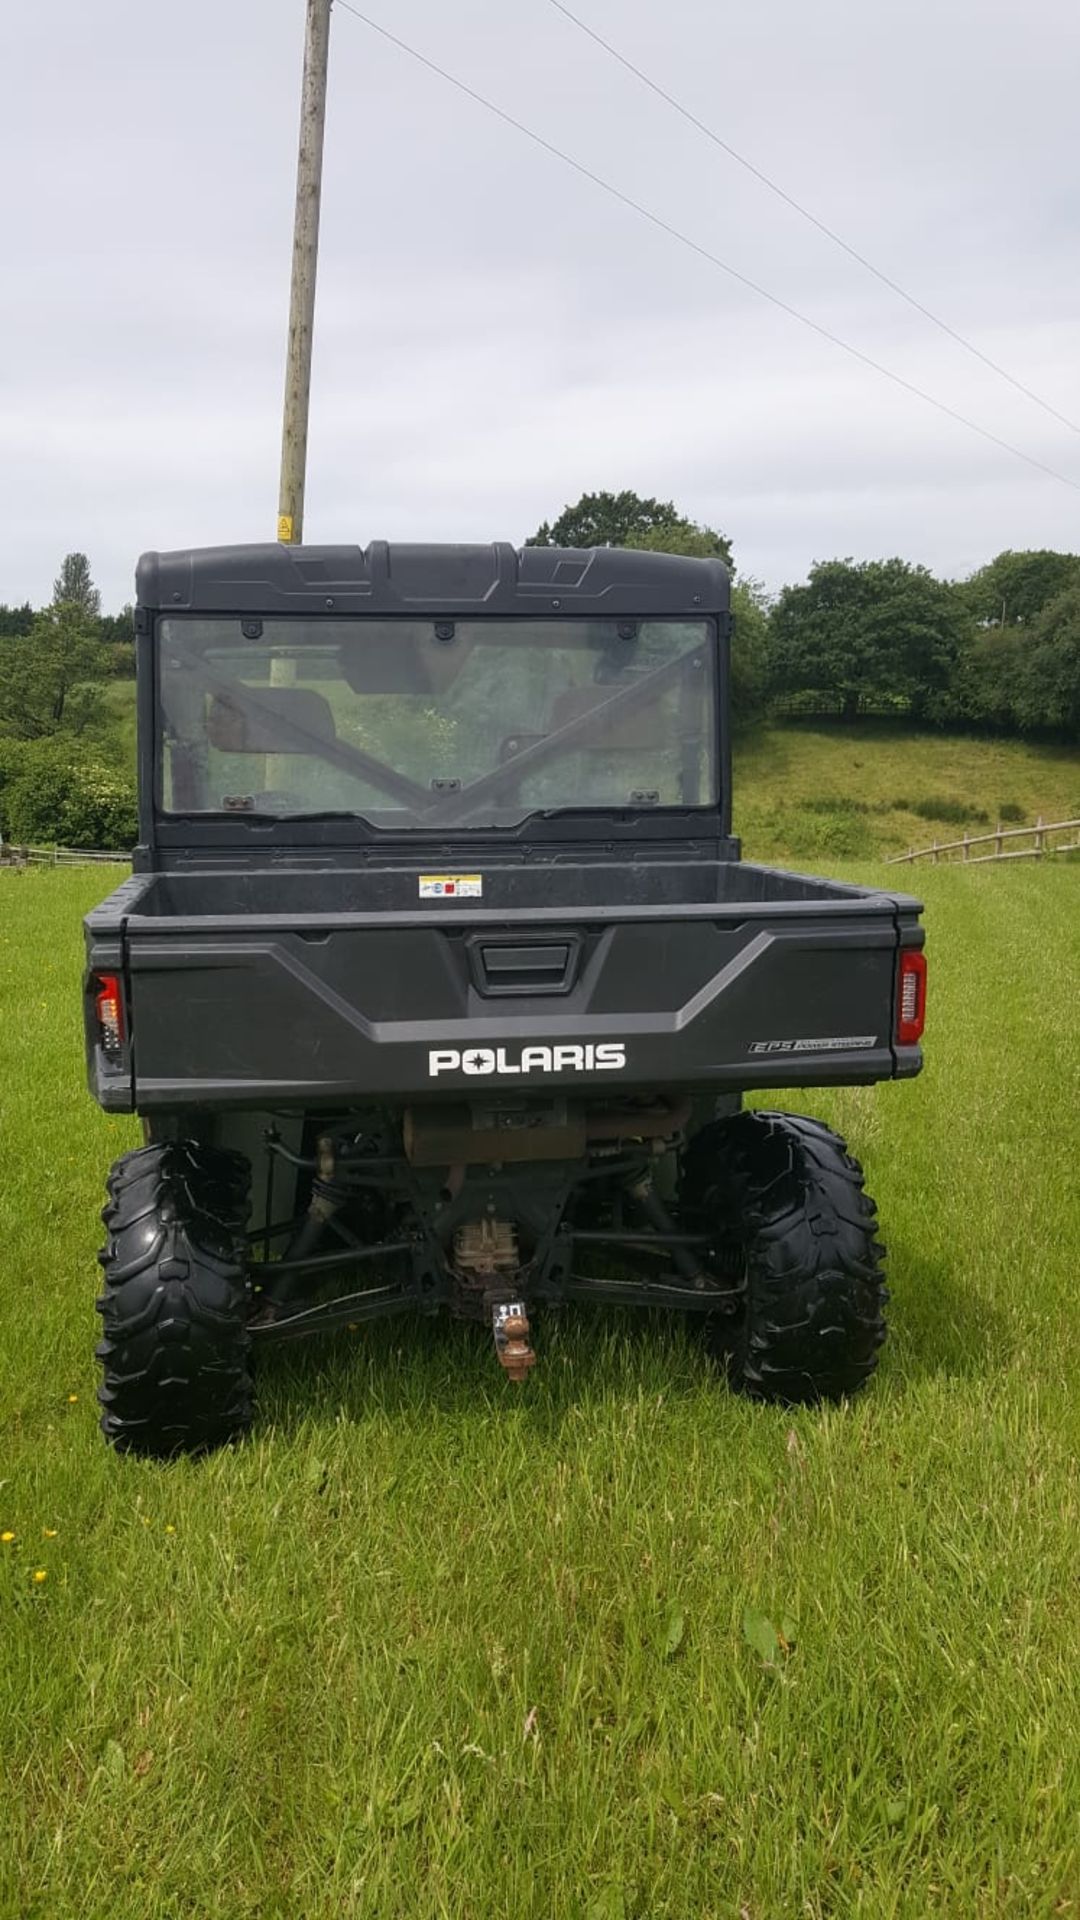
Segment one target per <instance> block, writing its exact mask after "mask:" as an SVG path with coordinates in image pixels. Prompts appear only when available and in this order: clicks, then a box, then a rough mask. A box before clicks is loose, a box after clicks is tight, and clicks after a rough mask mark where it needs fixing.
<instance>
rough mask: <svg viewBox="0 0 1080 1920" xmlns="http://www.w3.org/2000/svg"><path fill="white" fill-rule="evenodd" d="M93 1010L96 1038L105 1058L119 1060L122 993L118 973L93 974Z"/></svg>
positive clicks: (122, 1036)
mask: <svg viewBox="0 0 1080 1920" xmlns="http://www.w3.org/2000/svg"><path fill="white" fill-rule="evenodd" d="M94 978H95V985H94V1010H95V1012H96V1014H97V1023H98V1039H99V1042H100V1045H101V1051H102V1053H103V1054H104V1055H105V1058H106V1059H107V1060H119V1058H120V1056H121V1054H122V1053H123V1051H124V995H123V990H122V988H121V985H120V979H119V975H117V974H115V973H99V974H96V975H95V977H94Z"/></svg>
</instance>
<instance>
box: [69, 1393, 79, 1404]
mask: <svg viewBox="0 0 1080 1920" xmlns="http://www.w3.org/2000/svg"><path fill="white" fill-rule="evenodd" d="M78 1397H79V1396H78V1394H77V1393H69V1394H68V1406H69V1407H73V1406H74V1405H75V1402H76V1400H77V1399H78Z"/></svg>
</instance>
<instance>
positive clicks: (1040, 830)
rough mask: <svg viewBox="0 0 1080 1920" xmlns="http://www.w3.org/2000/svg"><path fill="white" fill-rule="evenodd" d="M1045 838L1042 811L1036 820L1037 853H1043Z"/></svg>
mask: <svg viewBox="0 0 1080 1920" xmlns="http://www.w3.org/2000/svg"><path fill="white" fill-rule="evenodd" d="M1043 838H1044V836H1043V817H1042V814H1041V813H1040V815H1039V817H1038V819H1037V820H1036V822H1035V851H1036V853H1039V854H1041V853H1042V850H1043Z"/></svg>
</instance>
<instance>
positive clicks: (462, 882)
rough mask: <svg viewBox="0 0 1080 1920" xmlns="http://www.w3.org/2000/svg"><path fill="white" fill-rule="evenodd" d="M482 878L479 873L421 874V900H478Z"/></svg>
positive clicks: (480, 896) (480, 894) (482, 884)
mask: <svg viewBox="0 0 1080 1920" xmlns="http://www.w3.org/2000/svg"><path fill="white" fill-rule="evenodd" d="M483 892H484V878H483V875H482V874H479V873H422V874H421V875H420V898H421V900H479V899H481V898H482V896H483Z"/></svg>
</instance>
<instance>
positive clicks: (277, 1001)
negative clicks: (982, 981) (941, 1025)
mask: <svg viewBox="0 0 1080 1920" xmlns="http://www.w3.org/2000/svg"><path fill="white" fill-rule="evenodd" d="M464 904H465V903H464V902H462V903H461V904H460V905H459V907H458V909H457V911H456V912H455V914H454V916H453V918H452V919H449V918H446V917H444V916H441V915H440V916H439V918H438V920H435V919H433V918H432V917H431V916H430V915H419V914H394V915H384V916H379V917H369V918H368V919H367V920H366V921H364V920H363V919H362V917H361V916H356V923H355V924H349V920H348V916H339V917H337V918H336V919H334V920H333V921H332V923H331V922H330V921H329V919H328V921H327V923H326V924H323V925H320V924H319V923H318V922H311V923H309V924H307V925H297V924H286V923H284V922H281V923H279V924H266V923H259V922H257V921H255V920H243V919H238V920H237V921H236V922H235V923H234V924H233V926H231V927H223V926H222V925H221V923H220V921H219V922H218V923H217V924H216V925H215V926H214V927H213V928H212V929H211V928H202V929H200V928H199V927H198V925H197V923H193V922H192V921H188V922H187V923H186V924H181V923H178V922H172V921H169V920H167V919H164V920H162V919H158V920H150V919H143V920H140V919H139V918H138V917H137V916H136V917H135V918H133V919H131V920H129V921H128V922H127V926H126V931H125V938H126V958H127V966H128V969H129V984H130V996H131V1011H132V1037H133V1046H134V1082H135V1098H136V1104H137V1105H138V1106H139V1108H141V1109H142V1108H146V1109H150V1108H154V1107H176V1106H181V1105H187V1104H192V1105H211V1106H226V1105H230V1104H236V1105H248V1106H255V1105H258V1106H266V1105H273V1104H281V1103H284V1104H296V1105H310V1104H320V1103H321V1104H326V1103H327V1102H337V1101H339V1100H340V1101H343V1102H345V1101H347V1102H356V1101H362V1100H366V1099H368V1098H369V1097H375V1098H383V1097H389V1098H391V1099H403V1098H405V1099H415V1098H417V1097H419V1096H425V1097H427V1096H430V1095H432V1094H433V1093H434V1094H439V1093H445V1094H452V1095H456V1097H457V1098H458V1099H460V1097H461V1093H462V1090H463V1089H467V1090H470V1091H472V1092H477V1093H478V1092H481V1091H483V1090H485V1089H491V1088H495V1087H498V1088H500V1089H505V1090H507V1091H515V1092H517V1093H521V1092H523V1091H525V1089H526V1088H528V1087H531V1088H534V1089H536V1090H542V1089H544V1088H551V1087H553V1086H565V1087H572V1086H574V1085H580V1084H582V1083H583V1082H584V1083H588V1084H589V1086H590V1089H591V1090H592V1091H593V1092H594V1093H596V1092H599V1091H601V1090H603V1089H604V1088H610V1089H611V1090H612V1091H614V1090H615V1087H616V1086H619V1087H620V1089H622V1090H625V1089H627V1088H633V1087H642V1088H645V1087H674V1086H678V1087H685V1088H698V1089H700V1090H702V1091H706V1090H708V1089H709V1088H716V1089H735V1088H754V1087H768V1086H791V1085H797V1084H804V1085H828V1084H830V1083H853V1082H860V1081H873V1080H880V1079H888V1078H892V1077H893V1076H894V1075H896V1074H898V1073H902V1074H906V1073H915V1072H917V1071H918V1068H919V1065H920V1064H921V1056H920V1055H919V1050H918V1048H916V1047H910V1048H905V1049H895V1048H894V1047H893V1045H892V1036H893V1022H894V1001H895V980H896V963H897V950H898V946H899V945H900V944H901V943H903V944H908V945H918V944H921V941H922V935H921V931H920V930H919V926H918V919H917V914H915V913H914V912H912V911H911V910H910V908H911V905H912V904H913V903H907V902H904V903H901V902H898V901H893V900H891V899H890V898H889V897H888V896H887V895H882V894H867V895H865V896H863V897H862V898H858V897H854V898H850V899H843V900H830V901H828V902H823V903H822V904H821V905H820V906H818V905H816V904H815V905H814V906H813V907H810V905H809V903H805V902H803V903H799V904H798V905H797V906H796V905H794V904H792V903H770V904H764V905H762V904H757V903H755V904H754V905H752V906H747V905H745V904H740V905H735V904H726V905H718V904H715V903H713V904H709V905H701V906H692V907H683V908H681V909H678V910H676V911H675V912H674V913H668V914H663V913H657V911H656V910H655V909H643V910H641V911H640V912H635V911H634V910H632V909H631V910H625V909H624V910H622V911H621V912H616V913H611V912H610V911H608V912H603V913H597V914H596V915H595V916H589V915H588V914H582V913H581V912H580V911H575V912H573V913H572V914H568V915H567V914H559V913H555V914H550V915H545V916H544V918H543V919H542V920H541V919H539V918H538V916H537V915H535V914H531V913H522V914H520V915H517V914H513V913H506V912H502V913H488V912H477V913H472V914H468V915H466V913H465V911H464Z"/></svg>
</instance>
